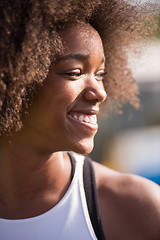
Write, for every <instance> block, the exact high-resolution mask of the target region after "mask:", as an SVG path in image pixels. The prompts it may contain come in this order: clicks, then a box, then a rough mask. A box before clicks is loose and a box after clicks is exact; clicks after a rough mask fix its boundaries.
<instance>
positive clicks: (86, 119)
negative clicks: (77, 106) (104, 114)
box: [67, 112, 98, 130]
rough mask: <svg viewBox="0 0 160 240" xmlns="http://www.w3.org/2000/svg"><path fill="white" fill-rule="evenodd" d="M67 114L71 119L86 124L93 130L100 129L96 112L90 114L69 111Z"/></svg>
mask: <svg viewBox="0 0 160 240" xmlns="http://www.w3.org/2000/svg"><path fill="white" fill-rule="evenodd" d="M67 115H68V117H69V118H70V119H72V120H74V121H75V122H77V123H80V124H83V125H85V126H86V127H88V128H90V129H91V130H97V129H98V124H97V116H96V114H92V115H91V114H90V115H89V114H84V113H77V112H69V113H68V114H67Z"/></svg>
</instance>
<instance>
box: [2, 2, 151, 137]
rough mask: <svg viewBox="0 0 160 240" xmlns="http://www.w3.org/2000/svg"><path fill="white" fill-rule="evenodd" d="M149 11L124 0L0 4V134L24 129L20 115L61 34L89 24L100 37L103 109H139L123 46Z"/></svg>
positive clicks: (41, 78)
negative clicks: (103, 57) (70, 26)
mask: <svg viewBox="0 0 160 240" xmlns="http://www.w3.org/2000/svg"><path fill="white" fill-rule="evenodd" d="M147 12H148V10H147V8H145V6H143V7H141V9H140V7H138V6H135V5H132V4H128V3H126V2H125V1H122V0H112V1H110V0H81V1H79V0H66V1H61V0H41V1H38V0H0V135H2V134H6V133H8V132H9V131H10V130H11V129H15V130H19V129H20V128H21V127H22V121H21V118H22V113H23V112H24V109H25V111H26V109H27V107H28V106H29V104H31V102H32V98H33V96H34V92H35V89H36V87H37V86H39V85H43V81H44V79H45V78H46V77H47V74H48V71H49V67H50V65H51V63H52V62H53V61H54V57H55V54H56V53H58V52H61V51H62V48H63V45H62V41H61V37H60V31H61V29H62V28H63V27H65V26H66V25H67V24H70V23H72V24H74V23H76V24H77V23H80V22H87V23H89V24H91V25H92V26H93V27H94V28H95V29H96V30H97V31H98V33H99V34H100V36H101V38H102V41H103V44H104V50H105V55H106V68H107V72H108V74H107V77H106V79H105V80H104V84H105V88H106V89H107V93H108V100H107V102H106V104H107V105H108V104H110V102H112V105H114V106H117V107H118V108H119V107H120V106H121V103H125V102H130V103H131V104H132V105H134V106H138V97H137V95H138V90H137V86H136V84H135V81H134V79H133V77H132V74H131V71H130V70H129V69H128V67H127V55H126V47H127V46H128V44H131V43H132V42H133V41H134V40H135V38H137V36H139V33H142V26H143V25H144V19H146V18H147V17H148V14H147ZM142 19H143V21H142ZM143 29H144V28H143ZM143 33H144V34H145V31H144V32H143ZM144 34H141V35H144Z"/></svg>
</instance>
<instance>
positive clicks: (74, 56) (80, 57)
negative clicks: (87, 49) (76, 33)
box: [57, 53, 90, 62]
mask: <svg viewBox="0 0 160 240" xmlns="http://www.w3.org/2000/svg"><path fill="white" fill-rule="evenodd" d="M89 57H90V54H79V53H78V54H74V53H70V54H68V55H65V56H63V57H60V58H58V59H57V62H59V61H66V60H68V59H78V60H86V59H88V58H89Z"/></svg>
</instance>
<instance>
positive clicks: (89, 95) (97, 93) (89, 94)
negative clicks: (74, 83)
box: [84, 80, 107, 103]
mask: <svg viewBox="0 0 160 240" xmlns="http://www.w3.org/2000/svg"><path fill="white" fill-rule="evenodd" d="M95 81H96V80H95ZM96 82H97V84H96V85H94V86H93V84H92V85H90V86H88V87H87V88H86V89H85V92H84V97H85V99H86V100H88V101H94V102H99V103H102V102H104V101H105V99H106V98H107V93H106V91H105V89H104V86H103V83H102V82H98V81H96Z"/></svg>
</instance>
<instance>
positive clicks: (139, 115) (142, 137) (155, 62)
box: [90, 21, 160, 184]
mask: <svg viewBox="0 0 160 240" xmlns="http://www.w3.org/2000/svg"><path fill="white" fill-rule="evenodd" d="M129 65H130V66H131V68H132V71H133V75H134V77H135V78H136V81H137V84H138V86H139V91H140V102H141V106H140V109H139V110H136V109H134V108H133V107H132V106H130V105H125V106H124V107H123V114H121V115H119V114H117V115H116V114H114V115H111V116H109V117H106V118H103V120H101V121H99V132H98V133H97V135H96V137H95V147H94V150H93V151H92V152H91V154H90V156H91V158H92V159H93V160H95V161H98V162H102V163H103V164H104V165H106V166H108V167H110V168H112V169H115V170H118V171H121V172H129V173H135V174H138V175H141V176H144V177H146V178H149V179H151V180H153V181H155V182H156V183H158V184H160V21H159V28H158V33H157V37H156V38H155V39H151V40H149V41H148V42H147V43H145V46H144V47H142V53H141V54H140V55H139V56H138V57H137V56H136V55H134V54H133V53H131V52H130V53H129Z"/></svg>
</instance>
